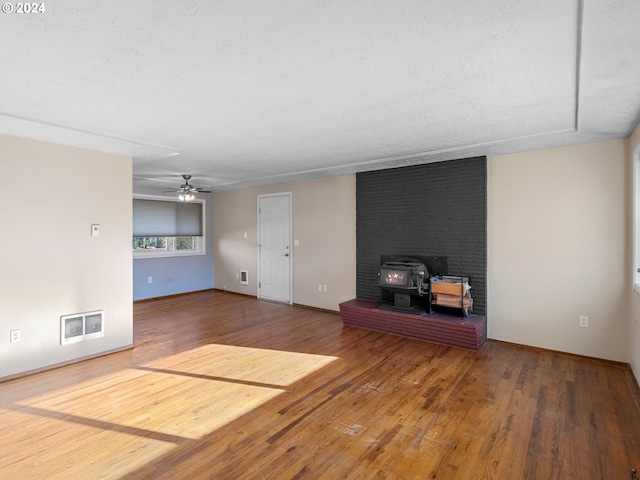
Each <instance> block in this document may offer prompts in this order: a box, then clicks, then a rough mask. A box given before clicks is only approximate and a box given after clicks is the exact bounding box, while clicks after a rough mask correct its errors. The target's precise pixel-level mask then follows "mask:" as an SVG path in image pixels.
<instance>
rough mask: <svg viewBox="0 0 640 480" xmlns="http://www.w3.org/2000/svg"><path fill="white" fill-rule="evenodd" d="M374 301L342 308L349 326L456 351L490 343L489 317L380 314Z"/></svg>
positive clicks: (341, 305) (346, 303) (356, 301)
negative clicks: (447, 347) (417, 340)
mask: <svg viewBox="0 0 640 480" xmlns="http://www.w3.org/2000/svg"><path fill="white" fill-rule="evenodd" d="M378 306H379V303H378V302H376V301H374V300H364V299H354V300H349V301H348V302H343V303H341V304H340V315H341V316H342V322H343V323H344V324H345V325H350V326H353V327H361V328H367V329H370V330H376V331H379V332H385V333H393V334H396V335H401V336H404V337H410V338H417V339H419V340H426V341H429V342H434V343H440V344H443V345H449V346H452V347H460V348H466V349H468V350H476V351H479V350H481V349H482V347H483V346H484V344H485V342H486V340H487V317H485V316H483V315H469V316H467V317H464V318H461V317H456V316H455V315H447V314H443V313H432V314H425V315H413V314H409V313H402V312H396V311H390V310H379V309H378Z"/></svg>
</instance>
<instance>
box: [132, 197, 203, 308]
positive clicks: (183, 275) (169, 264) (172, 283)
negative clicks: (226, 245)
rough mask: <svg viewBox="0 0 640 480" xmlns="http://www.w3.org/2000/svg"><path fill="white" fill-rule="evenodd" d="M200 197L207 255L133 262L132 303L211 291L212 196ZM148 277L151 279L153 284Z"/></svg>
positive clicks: (136, 260) (142, 259) (143, 259)
mask: <svg viewBox="0 0 640 480" xmlns="http://www.w3.org/2000/svg"><path fill="white" fill-rule="evenodd" d="M135 193H138V194H143V193H146V194H148V193H149V192H135ZM199 196H200V198H203V199H204V200H205V251H206V255H190V256H183V257H167V258H141V259H134V260H133V300H144V299H146V298H155V297H164V296H167V295H175V294H178V293H187V292H194V291H198V290H208V289H210V288H213V285H214V283H213V278H214V275H213V194H200V195H199ZM148 277H153V282H152V283H148V281H147V279H148Z"/></svg>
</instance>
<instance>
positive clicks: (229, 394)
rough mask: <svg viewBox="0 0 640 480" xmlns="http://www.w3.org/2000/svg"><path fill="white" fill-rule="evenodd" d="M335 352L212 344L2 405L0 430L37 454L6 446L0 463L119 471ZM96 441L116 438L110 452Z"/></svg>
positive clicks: (212, 426) (219, 421)
mask: <svg viewBox="0 0 640 480" xmlns="http://www.w3.org/2000/svg"><path fill="white" fill-rule="evenodd" d="M336 359H337V358H336V357H329V356H323V355H313V354H307V353H296V352H286V351H277V350H266V349H259V348H251V347H238V346H233V345H217V344H212V345H205V346H202V347H199V348H196V349H193V350H190V351H186V352H181V353H178V354H176V355H173V356H170V357H166V358H162V359H159V360H155V361H152V362H148V363H145V364H143V365H140V366H138V367H134V368H127V369H123V370H120V371H117V372H113V373H110V374H107V375H104V376H101V377H97V378H93V379H91V380H87V381H83V382H79V383H78V384H74V385H71V386H70V387H66V388H63V389H58V390H53V391H47V392H46V393H43V394H39V395H33V396H31V397H29V398H26V399H22V400H20V401H17V402H15V403H13V404H12V405H7V404H4V405H1V406H0V424H2V427H0V434H2V432H3V430H4V431H5V433H6V432H8V431H11V438H12V439H14V440H15V442H17V443H18V444H24V446H25V450H24V451H25V452H28V451H33V442H37V444H38V447H37V450H38V451H39V452H40V453H39V454H38V455H37V456H34V455H25V456H24V458H21V455H22V454H21V453H20V452H22V451H23V450H21V449H13V448H12V452H16V453H13V454H12V456H11V457H4V458H0V470H2V472H3V473H5V472H11V473H12V474H13V475H14V478H19V477H20V476H24V474H25V473H26V472H30V473H35V472H37V471H41V472H42V473H43V474H44V473H46V474H47V478H56V477H58V475H60V478H62V476H64V477H65V478H69V477H68V476H69V475H70V474H73V478H89V476H91V475H93V474H96V473H100V475H99V476H100V478H109V476H108V475H107V476H106V477H104V475H105V472H109V471H113V472H118V473H117V474H118V475H123V474H124V473H127V472H130V471H132V470H133V469H135V468H136V466H139V465H144V464H146V463H148V462H151V461H153V460H154V459H155V458H158V457H160V456H162V455H163V454H164V453H166V452H167V451H169V450H170V449H172V448H173V447H174V446H176V445H180V444H183V443H185V442H195V441H197V440H198V439H199V438H202V437H203V436H205V435H207V434H210V433H212V432H214V431H215V430H216V429H218V428H220V427H222V426H224V425H226V424H228V423H230V422H233V421H234V420H236V419H238V418H240V417H241V416H243V415H245V414H247V413H249V412H251V411H253V410H254V409H257V408H259V407H260V406H261V405H264V404H265V403H266V402H268V401H269V400H271V399H273V398H274V397H276V396H278V395H279V394H281V393H282V392H284V391H285V390H286V388H287V387H288V386H289V385H291V384H293V383H295V382H296V381H298V380H300V379H302V378H304V377H305V376H307V375H310V374H312V373H313V372H315V371H317V370H319V369H321V368H322V367H324V366H326V365H328V364H329V363H331V362H332V361H334V360H336ZM5 429H7V430H5ZM16 432H17V433H16ZM3 437H4V438H6V436H4V435H3ZM58 445H60V447H58ZM104 445H117V453H116V452H114V451H111V449H108V448H107V449H105V448H104V447H103V446H104ZM0 457H1V456H0ZM88 459H89V460H88ZM87 475H89V476H87ZM91 478H98V477H91ZM113 478H118V477H117V476H114V477H113Z"/></svg>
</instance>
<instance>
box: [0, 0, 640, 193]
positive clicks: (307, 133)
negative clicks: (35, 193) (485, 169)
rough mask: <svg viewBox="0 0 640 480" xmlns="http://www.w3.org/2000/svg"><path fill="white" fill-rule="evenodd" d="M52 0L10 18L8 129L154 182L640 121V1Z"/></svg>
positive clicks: (238, 175)
mask: <svg viewBox="0 0 640 480" xmlns="http://www.w3.org/2000/svg"><path fill="white" fill-rule="evenodd" d="M14 5H15V4H14ZM44 5H45V11H44V12H38V13H30V14H19V13H16V12H15V11H14V12H12V13H6V14H0V15H2V16H1V17H0V20H1V23H0V41H1V44H2V46H3V47H2V50H1V51H0V64H1V65H2V66H1V68H0V87H1V88H0V133H7V134H12V135H19V136H26V137H31V138H38V139H43V140H49V141H54V142H58V143H64V144H70V145H77V146H82V147H87V148H92V149H96V150H103V151H109V152H115V153H123V154H127V155H132V156H133V157H134V185H135V186H136V187H137V188H144V189H158V191H161V190H163V189H165V188H167V187H173V186H177V185H179V184H180V183H181V178H180V174H182V173H188V174H192V175H193V179H192V183H194V184H195V185H197V186H200V187H205V188H210V189H212V190H225V189H231V188H240V187H247V186H254V185H261V184H267V183H281V182H285V181H295V180H302V179H311V178H319V177H326V176H331V175H343V174H350V173H354V172H358V171H363V170H374V169H379V168H388V167H390V166H402V165H413V164H416V163H425V162H430V161H440V160H448V159H453V158H462V157H469V156H476V155H495V154H504V153H512V152H517V151H523V150H534V149H541V148H549V147H555V146H562V145H571V144H577V143H588V142H595V141H603V140H610V139H618V138H625V137H628V136H629V135H630V133H631V132H632V131H633V129H634V128H635V127H636V125H637V124H638V121H639V119H640V28H638V25H639V24H640V2H638V1H637V0H609V1H598V0H593V1H591V0H585V2H584V4H583V2H581V1H577V0H560V1H559V0H536V1H535V2H531V1H530V0H509V1H508V0H486V1H483V2H477V1H472V0H467V1H465V0H449V1H441V0H439V1H436V0H415V1H414V0H396V1H393V2H390V1H382V0H378V1H372V0H369V1H365V0H350V1H349V2H341V1H330V0H317V1H300V0H279V1H278V0H275V1H269V2H264V1H256V0H245V1H232V0H228V1H224V0H222V1H202V2H192V1H188V2H187V1H185V2H175V1H172V2H168V1H165V0H155V1H150V0H141V1H135V2H131V1H122V0H115V1H110V2H87V1H81V0H57V1H56V2H51V3H48V2H44Z"/></svg>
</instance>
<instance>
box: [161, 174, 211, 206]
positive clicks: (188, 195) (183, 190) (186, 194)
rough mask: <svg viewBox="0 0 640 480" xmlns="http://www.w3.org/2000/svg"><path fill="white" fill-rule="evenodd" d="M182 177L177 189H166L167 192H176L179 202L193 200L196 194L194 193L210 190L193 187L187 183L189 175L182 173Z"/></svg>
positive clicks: (208, 191) (209, 191)
mask: <svg viewBox="0 0 640 480" xmlns="http://www.w3.org/2000/svg"><path fill="white" fill-rule="evenodd" d="M182 178H184V183H183V184H182V185H180V188H179V189H178V190H167V191H168V192H178V193H179V195H178V199H179V200H180V201H181V202H191V201H192V200H195V198H196V196H195V195H194V194H196V193H211V190H203V189H202V188H200V187H194V186H193V185H191V184H190V183H189V180H190V179H191V175H182Z"/></svg>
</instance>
